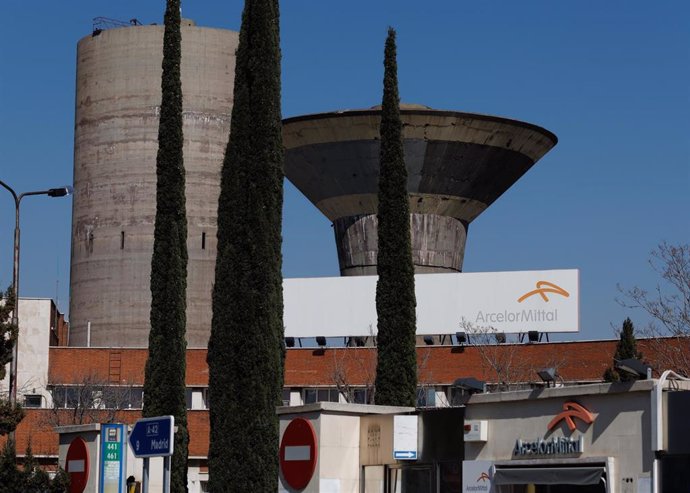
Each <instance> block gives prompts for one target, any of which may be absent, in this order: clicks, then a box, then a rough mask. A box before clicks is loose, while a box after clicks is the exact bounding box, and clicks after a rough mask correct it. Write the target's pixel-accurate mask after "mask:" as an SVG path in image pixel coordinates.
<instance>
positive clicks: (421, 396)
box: [417, 387, 436, 407]
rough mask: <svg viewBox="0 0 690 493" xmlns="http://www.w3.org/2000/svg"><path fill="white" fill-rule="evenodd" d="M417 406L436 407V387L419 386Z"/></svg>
mask: <svg viewBox="0 0 690 493" xmlns="http://www.w3.org/2000/svg"><path fill="white" fill-rule="evenodd" d="M417 407H436V389H435V388H433V387H417Z"/></svg>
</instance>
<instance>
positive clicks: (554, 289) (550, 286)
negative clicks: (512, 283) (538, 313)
mask: <svg viewBox="0 0 690 493" xmlns="http://www.w3.org/2000/svg"><path fill="white" fill-rule="evenodd" d="M546 293H554V294H559V295H561V296H563V297H564V298H568V297H569V296H570V293H568V292H567V291H566V290H565V289H563V288H562V287H560V286H558V285H556V284H554V283H552V282H549V281H537V289H535V290H533V291H530V292H529V293H525V294H523V295H522V296H520V297H519V298H518V303H522V302H523V301H525V300H526V299H527V298H529V297H531V296H534V295H535V294H538V295H539V296H541V298H542V299H543V300H544V301H546V302H547V303H548V302H549V297H548V296H547V295H546Z"/></svg>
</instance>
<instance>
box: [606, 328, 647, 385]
mask: <svg viewBox="0 0 690 493" xmlns="http://www.w3.org/2000/svg"><path fill="white" fill-rule="evenodd" d="M629 358H636V359H642V353H640V352H638V351H637V340H636V339H635V327H633V323H632V320H630V318H629V317H628V318H626V319H625V320H624V321H623V327H622V329H621V333H620V340H619V341H618V343H617V344H616V352H615V354H614V355H613V359H614V364H615V361H620V360H623V359H629ZM632 380H635V377H634V376H633V375H629V374H628V373H625V372H619V371H618V370H616V369H615V365H614V366H613V367H610V368H607V369H606V372H604V381H606V382H629V381H632Z"/></svg>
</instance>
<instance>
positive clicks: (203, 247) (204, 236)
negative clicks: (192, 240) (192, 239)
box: [201, 232, 206, 250]
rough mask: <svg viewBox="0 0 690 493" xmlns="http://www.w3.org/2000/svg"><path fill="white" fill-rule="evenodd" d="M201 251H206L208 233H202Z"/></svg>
mask: <svg viewBox="0 0 690 493" xmlns="http://www.w3.org/2000/svg"><path fill="white" fill-rule="evenodd" d="M201 249H202V250H206V233H205V232H204V233H201Z"/></svg>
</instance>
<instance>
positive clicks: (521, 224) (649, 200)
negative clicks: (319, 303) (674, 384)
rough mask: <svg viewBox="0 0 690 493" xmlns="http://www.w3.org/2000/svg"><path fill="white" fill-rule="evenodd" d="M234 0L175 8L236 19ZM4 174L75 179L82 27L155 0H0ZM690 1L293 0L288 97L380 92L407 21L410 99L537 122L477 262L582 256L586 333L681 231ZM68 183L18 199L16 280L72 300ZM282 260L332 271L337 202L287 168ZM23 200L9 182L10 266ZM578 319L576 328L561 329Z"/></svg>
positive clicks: (689, 135)
mask: <svg viewBox="0 0 690 493" xmlns="http://www.w3.org/2000/svg"><path fill="white" fill-rule="evenodd" d="M241 9H242V2H239V1H227V0H225V1H214V0H206V1H203V2H202V1H195V2H191V1H187V2H183V12H182V13H183V16H184V17H189V18H192V19H194V20H195V21H196V22H197V24H199V25H202V26H212V27H222V28H228V29H235V30H236V29H239V25H240V14H241ZM2 11H3V21H4V22H3V29H2V30H0V64H1V67H2V69H1V70H0V135H2V156H1V157H0V180H3V181H5V182H7V183H9V184H10V185H11V186H13V187H14V188H15V189H16V190H17V191H18V192H21V191H27V190H39V189H44V188H49V187H53V186H58V185H63V184H69V183H71V180H72V166H73V163H72V152H73V128H74V122H73V118H74V82H75V59H76V43H77V41H78V40H79V39H80V38H81V37H83V36H86V35H89V34H90V32H91V25H92V18H93V17H96V16H105V17H111V18H116V19H122V20H128V19H131V18H133V17H136V18H138V19H139V20H140V21H141V22H142V23H145V24H147V23H152V22H159V23H160V22H161V20H162V16H163V11H164V2H163V1H155V2H154V1H151V0H145V1H141V0H139V1H124V0H119V1H117V2H113V1H104V0H89V1H86V0H70V1H66V2H48V1H37V2H24V1H20V0H7V1H5V2H3V9H2ZM689 18H690V4H688V3H687V2H686V1H681V0H677V1H668V2H657V3H652V2H641V1H636V0H632V1H622V0H612V1H607V2H595V1H578V2H574V1H571V2H554V1H552V0H549V1H547V0H543V1H541V0H540V1H538V0H534V1H529V2H512V1H493V2H467V1H462V0H448V1H445V0H444V1H440V0H438V1H430V2H419V1H408V0H397V1H393V0H385V1H383V0H375V1H371V0H369V1H366V2H365V1H362V0H350V1H348V2H324V1H314V0H291V1H286V2H282V17H281V39H282V50H283V115H284V116H285V117H288V116H296V115H300V114H305V113H316V112H321V111H327V110H335V109H345V108H362V107H369V106H373V105H375V104H379V103H380V99H381V85H382V83H381V80H382V71H383V70H382V59H383V43H384V40H385V36H386V29H387V27H388V26H389V25H391V26H393V27H395V28H396V29H397V31H398V67H399V80H400V93H401V99H402V100H403V101H405V102H413V103H421V104H425V105H428V106H431V107H433V108H438V109H447V110H458V111H468V112H478V113H487V114H493V115H500V116H505V117H509V118H514V119H518V120H524V121H527V122H530V123H534V124H537V125H540V126H543V127H545V128H547V129H549V130H551V131H552V132H554V133H555V134H556V135H557V136H558V137H559V143H558V145H557V146H556V147H555V148H554V149H553V150H552V151H551V152H550V153H549V154H547V155H546V156H545V157H544V158H543V159H542V160H541V161H540V162H539V163H538V164H537V165H536V166H534V167H533V168H532V170H530V171H529V172H528V173H527V174H526V175H525V176H524V177H523V178H522V179H521V180H520V181H519V182H518V183H517V184H516V185H515V186H514V187H513V188H512V189H511V190H509V191H508V192H507V193H505V194H504V195H503V196H502V197H501V198H500V199H499V200H498V201H496V202H495V203H494V205H493V206H491V207H490V208H489V209H488V210H487V211H486V212H485V213H483V214H482V215H481V216H480V217H479V218H478V219H477V220H476V221H475V222H473V223H472V225H471V227H470V230H469V235H468V241H467V250H466V254H465V264H464V269H465V270H466V271H473V272H478V271H500V270H532V269H554V268H577V269H580V289H581V294H580V295H581V333H580V334H579V335H578V336H577V337H578V338H580V339H599V338H609V337H612V336H613V329H612V328H611V324H615V325H620V323H621V321H622V319H623V318H624V317H625V316H627V315H630V316H631V318H632V319H633V321H634V322H635V323H636V326H638V327H642V326H644V325H645V324H646V322H647V319H646V318H645V317H644V316H642V314H641V313H637V312H634V311H630V310H625V309H623V308H621V307H620V306H619V305H618V304H617V303H616V301H615V298H616V297H617V295H618V291H617V287H616V286H617V284H618V283H620V284H622V285H623V286H633V285H639V286H641V287H646V288H649V289H653V288H654V287H655V286H656V283H657V276H656V275H655V273H654V272H653V271H652V270H651V269H650V268H649V266H648V264H647V259H648V257H649V252H650V251H651V250H652V249H653V248H654V247H655V246H656V245H657V244H658V243H659V242H661V241H663V240H665V241H668V242H671V243H681V242H682V243H688V242H689V241H690V219H689V217H690V118H689V117H688V115H690V28H688V24H687V20H688V19H689ZM70 218H71V200H69V199H50V198H47V197H29V198H28V199H26V201H25V202H23V203H22V251H21V252H22V269H21V293H22V295H23V296H38V297H56V296H57V297H58V298H59V305H60V307H61V309H62V310H63V311H67V309H68V303H67V300H68V295H69V289H68V288H69V254H70V253H69V252H70V245H69V242H70ZM284 220H285V223H284V274H285V276H287V277H313V276H335V275H337V274H338V265H337V258H336V254H335V246H334V242H333V237H332V230H331V227H330V224H329V222H328V221H327V220H326V219H325V218H324V217H323V216H321V214H320V213H319V212H318V211H317V210H316V209H315V208H314V207H313V206H312V205H311V204H310V203H309V202H308V201H307V200H306V199H305V198H304V197H303V196H302V195H301V194H300V193H299V192H298V191H296V190H295V189H294V188H293V187H292V186H291V185H290V184H286V196H285V213H284ZM13 227H14V208H13V205H12V201H11V198H10V196H9V194H8V193H7V192H6V191H4V190H0V284H2V285H3V287H4V286H7V285H9V284H10V282H11V272H12V231H13ZM568 337H571V336H568Z"/></svg>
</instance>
